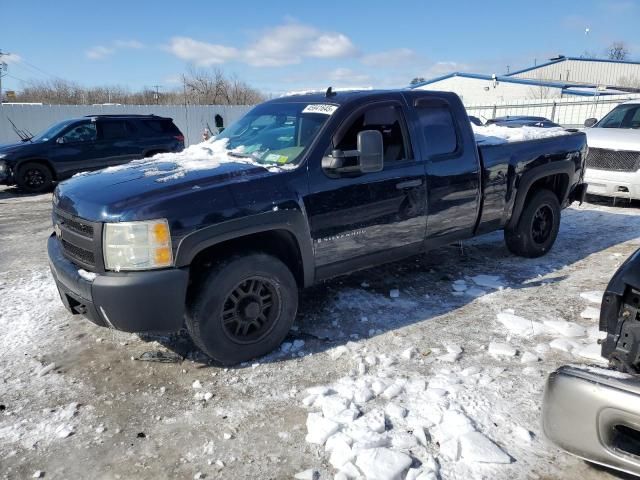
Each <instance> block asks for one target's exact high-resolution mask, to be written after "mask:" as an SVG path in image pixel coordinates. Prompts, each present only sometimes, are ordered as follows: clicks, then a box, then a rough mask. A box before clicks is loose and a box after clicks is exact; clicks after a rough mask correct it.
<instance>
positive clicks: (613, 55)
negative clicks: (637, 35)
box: [607, 41, 629, 60]
mask: <svg viewBox="0 0 640 480" xmlns="http://www.w3.org/2000/svg"><path fill="white" fill-rule="evenodd" d="M628 57H629V49H628V48H627V45H626V43H624V42H621V41H618V42H613V43H612V44H611V45H609V46H608V47H607V58H608V59H609V60H626V59H627V58H628Z"/></svg>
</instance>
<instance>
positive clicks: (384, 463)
mask: <svg viewBox="0 0 640 480" xmlns="http://www.w3.org/2000/svg"><path fill="white" fill-rule="evenodd" d="M411 463H412V460H411V457H410V456H409V455H406V454H404V453H402V452H397V451H393V450H391V449H388V448H372V449H368V450H363V451H362V452H360V453H359V454H358V458H357V460H356V465H357V466H358V468H359V469H360V470H362V472H363V473H364V475H365V477H366V478H367V480H401V478H402V474H403V473H404V471H405V470H407V469H408V468H409V467H410V466H411Z"/></svg>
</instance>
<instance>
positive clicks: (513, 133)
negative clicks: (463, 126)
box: [471, 124, 571, 145]
mask: <svg viewBox="0 0 640 480" xmlns="http://www.w3.org/2000/svg"><path fill="white" fill-rule="evenodd" d="M471 126H472V127H473V133H474V134H475V136H476V143H477V144H478V145H501V144H504V143H512V142H522V141H524V140H537V139H540V138H549V137H558V136H560V135H568V134H569V133H571V132H569V131H567V130H565V129H564V128H562V127H553V128H539V127H517V128H513V127H501V126H499V125H483V126H478V125H473V124H472V125H471Z"/></svg>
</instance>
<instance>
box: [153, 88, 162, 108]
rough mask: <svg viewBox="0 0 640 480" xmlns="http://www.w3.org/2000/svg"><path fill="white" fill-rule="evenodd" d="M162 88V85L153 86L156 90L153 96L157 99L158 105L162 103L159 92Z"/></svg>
mask: <svg viewBox="0 0 640 480" xmlns="http://www.w3.org/2000/svg"><path fill="white" fill-rule="evenodd" d="M161 86H162V85H153V88H155V89H156V93H155V94H154V95H153V96H154V97H155V99H156V105H157V104H158V103H159V102H160V91H159V88H160V87H161Z"/></svg>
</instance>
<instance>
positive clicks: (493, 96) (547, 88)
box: [413, 72, 624, 104]
mask: <svg viewBox="0 0 640 480" xmlns="http://www.w3.org/2000/svg"><path fill="white" fill-rule="evenodd" d="M413 88H417V89H421V90H440V91H449V92H455V93H457V94H458V95H459V96H460V97H461V98H462V101H463V102H464V103H465V104H477V103H487V104H488V103H496V102H510V101H516V100H536V99H557V98H566V97H580V96H589V97H592V96H594V95H615V94H621V93H624V92H622V91H618V90H615V89H609V88H607V89H604V90H603V89H598V85H597V84H580V86H579V87H577V86H576V84H574V83H569V82H555V81H542V80H531V79H525V78H518V77H514V76H506V75H500V76H495V75H482V74H477V73H460V72H454V73H450V74H448V75H444V76H441V77H437V78H434V79H431V80H427V81H426V82H422V83H419V84H417V85H414V86H413Z"/></svg>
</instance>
